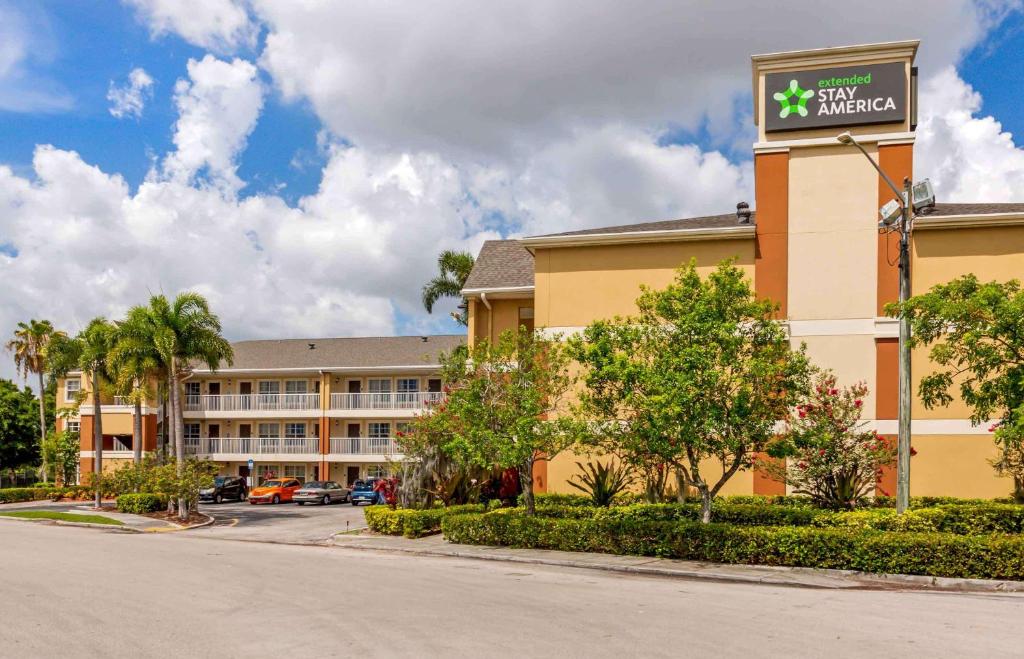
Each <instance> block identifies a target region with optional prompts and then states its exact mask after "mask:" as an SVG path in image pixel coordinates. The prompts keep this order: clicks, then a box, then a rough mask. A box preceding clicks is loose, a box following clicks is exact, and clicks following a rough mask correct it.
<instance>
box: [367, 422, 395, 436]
mask: <svg viewBox="0 0 1024 659" xmlns="http://www.w3.org/2000/svg"><path fill="white" fill-rule="evenodd" d="M366 426H367V427H366V436H367V437H372V438H373V439H386V438H388V437H390V436H391V424H390V423H382V422H379V421H373V422H370V423H368V424H366Z"/></svg>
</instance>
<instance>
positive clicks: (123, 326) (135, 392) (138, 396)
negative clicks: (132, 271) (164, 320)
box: [110, 307, 166, 465]
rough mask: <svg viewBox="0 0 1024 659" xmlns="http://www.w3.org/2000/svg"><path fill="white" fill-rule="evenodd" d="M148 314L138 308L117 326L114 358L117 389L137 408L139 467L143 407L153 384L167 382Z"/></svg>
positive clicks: (135, 450) (135, 431) (135, 425)
mask: <svg viewBox="0 0 1024 659" xmlns="http://www.w3.org/2000/svg"><path fill="white" fill-rule="evenodd" d="M137 310H141V312H140V311H137ZM145 311H146V307H134V308H133V309H132V310H131V311H129V313H128V316H127V317H126V318H125V319H124V320H122V321H120V322H118V323H117V337H116V342H115V344H114V348H113V350H112V351H111V354H110V361H111V367H112V368H111V370H112V375H113V378H114V388H115V390H116V391H117V392H118V393H119V394H120V395H122V396H125V397H126V398H127V399H128V400H129V401H131V403H132V405H133V407H134V410H133V412H134V415H133V419H132V421H133V424H132V434H133V435H134V436H133V438H132V449H133V455H132V458H133V462H134V463H135V464H136V465H138V464H141V463H142V404H143V403H144V402H146V401H147V400H148V399H149V398H150V397H151V396H152V393H153V392H151V391H150V390H149V382H150V381H151V380H152V379H163V378H166V365H165V364H164V361H163V360H162V359H161V357H160V353H159V352H158V350H157V346H156V340H155V337H154V335H153V333H152V330H153V324H152V323H150V322H149V315H148V314H147V313H145Z"/></svg>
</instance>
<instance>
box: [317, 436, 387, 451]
mask: <svg viewBox="0 0 1024 659" xmlns="http://www.w3.org/2000/svg"><path fill="white" fill-rule="evenodd" d="M330 450H331V453H332V454H336V455H337V454H344V455H392V454H394V453H397V452H398V445H397V444H396V443H395V439H394V437H331V447H330Z"/></svg>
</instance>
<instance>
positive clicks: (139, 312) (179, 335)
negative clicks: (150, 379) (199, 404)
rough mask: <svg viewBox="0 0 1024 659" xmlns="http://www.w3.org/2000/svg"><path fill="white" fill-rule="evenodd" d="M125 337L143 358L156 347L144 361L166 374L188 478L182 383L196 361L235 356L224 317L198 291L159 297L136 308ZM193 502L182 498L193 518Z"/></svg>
mask: <svg viewBox="0 0 1024 659" xmlns="http://www.w3.org/2000/svg"><path fill="white" fill-rule="evenodd" d="M121 340H122V341H125V342H126V344H130V345H131V346H134V347H130V348H125V352H127V353H131V354H132V355H134V357H133V359H134V358H139V359H142V355H144V354H146V353H147V351H148V346H152V348H153V351H152V353H151V354H149V356H148V357H147V358H146V359H144V360H142V362H141V363H149V362H150V360H151V359H154V358H155V360H156V361H154V362H153V363H154V364H155V365H156V368H157V369H158V370H160V371H161V372H162V373H164V374H166V378H167V392H168V394H167V397H168V407H169V408H170V411H171V428H172V437H173V440H174V455H175V464H176V465H177V469H178V477H179V478H185V471H184V470H185V444H184V433H185V429H184V417H183V415H182V412H183V409H182V404H181V383H182V382H183V381H184V380H185V379H186V378H188V377H189V376H190V375H191V374H192V366H193V364H195V363H203V364H205V365H206V366H208V367H209V368H210V370H212V371H215V370H217V368H218V367H219V366H220V365H221V363H226V364H228V365H230V364H231V363H232V359H233V358H234V353H233V351H232V349H231V344H230V343H229V342H228V341H227V340H226V339H225V338H224V337H223V336H221V325H220V319H219V318H217V315H216V314H214V313H213V312H212V311H211V310H210V305H209V303H208V302H207V301H206V298H204V297H203V296H202V295H199V294H198V293H191V292H186V293H180V294H178V295H177V296H176V297H175V298H174V300H173V301H168V300H167V298H166V297H164V296H163V295H154V296H153V297H151V298H150V300H149V305H148V306H137V307H133V308H132V309H131V310H129V312H128V316H127V318H126V319H125V321H124V322H123V323H122V325H121ZM189 504H190V501H189V499H188V497H179V498H178V514H179V515H180V517H181V519H183V520H184V519H188V510H189Z"/></svg>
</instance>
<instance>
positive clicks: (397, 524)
mask: <svg viewBox="0 0 1024 659" xmlns="http://www.w3.org/2000/svg"><path fill="white" fill-rule="evenodd" d="M485 510H486V508H485V507H484V505H483V504H467V505H464V506H451V507H450V508H423V509H420V508H397V509H395V510H391V509H390V508H388V507H387V506H370V507H368V508H366V509H365V510H363V515H364V516H365V517H366V525H367V526H368V527H370V530H371V531H373V532H375V533H380V534H383V535H404V536H405V537H407V538H420V537H423V536H425V535H431V534H434V533H440V531H441V520H442V519H444V517H445V516H446V515H453V514H459V513H482V512H484V511H485Z"/></svg>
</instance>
